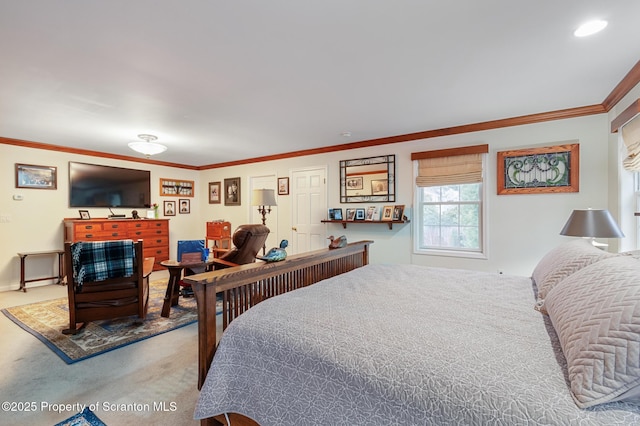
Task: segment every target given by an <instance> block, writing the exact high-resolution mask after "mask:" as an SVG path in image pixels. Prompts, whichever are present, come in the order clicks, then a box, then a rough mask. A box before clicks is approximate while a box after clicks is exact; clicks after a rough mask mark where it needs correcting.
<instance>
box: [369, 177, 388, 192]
mask: <svg viewBox="0 0 640 426" xmlns="http://www.w3.org/2000/svg"><path fill="white" fill-rule="evenodd" d="M371 195H389V182H388V181H386V180H372V181H371Z"/></svg>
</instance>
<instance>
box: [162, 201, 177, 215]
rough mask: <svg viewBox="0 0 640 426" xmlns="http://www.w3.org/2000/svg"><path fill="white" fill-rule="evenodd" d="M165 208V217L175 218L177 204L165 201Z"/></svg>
mask: <svg viewBox="0 0 640 426" xmlns="http://www.w3.org/2000/svg"><path fill="white" fill-rule="evenodd" d="M163 207H164V215H165V216H175V215H176V202H175V201H165V202H164V205H163Z"/></svg>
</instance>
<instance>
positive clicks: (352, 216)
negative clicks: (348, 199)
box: [346, 209, 356, 222]
mask: <svg viewBox="0 0 640 426" xmlns="http://www.w3.org/2000/svg"><path fill="white" fill-rule="evenodd" d="M346 219H347V221H349V222H352V221H354V220H356V209H347V216H346Z"/></svg>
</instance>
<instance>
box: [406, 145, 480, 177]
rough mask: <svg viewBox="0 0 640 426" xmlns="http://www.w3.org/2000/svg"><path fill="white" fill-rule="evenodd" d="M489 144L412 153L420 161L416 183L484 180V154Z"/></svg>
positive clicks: (413, 158)
mask: <svg viewBox="0 0 640 426" xmlns="http://www.w3.org/2000/svg"><path fill="white" fill-rule="evenodd" d="M488 150H489V149H488V145H476V146H470V147H463V148H454V149H442V150H436V151H425V152H418V153H413V154H411V159H412V160H415V161H418V176H417V177H416V185H417V186H420V187H425V186H440V185H457V184H463V183H478V182H482V155H483V154H485V153H487V152H488Z"/></svg>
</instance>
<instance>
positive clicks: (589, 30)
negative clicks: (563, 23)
mask: <svg viewBox="0 0 640 426" xmlns="http://www.w3.org/2000/svg"><path fill="white" fill-rule="evenodd" d="M606 26H607V21H603V20H600V19H596V20H594V21H589V22H585V23H584V24H582V25H580V27H578V29H577V30H575V31H574V33H573V35H574V36H576V37H586V36H590V35H591V34H595V33H597V32H600V31H602V30H604V28H605V27H606Z"/></svg>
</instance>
